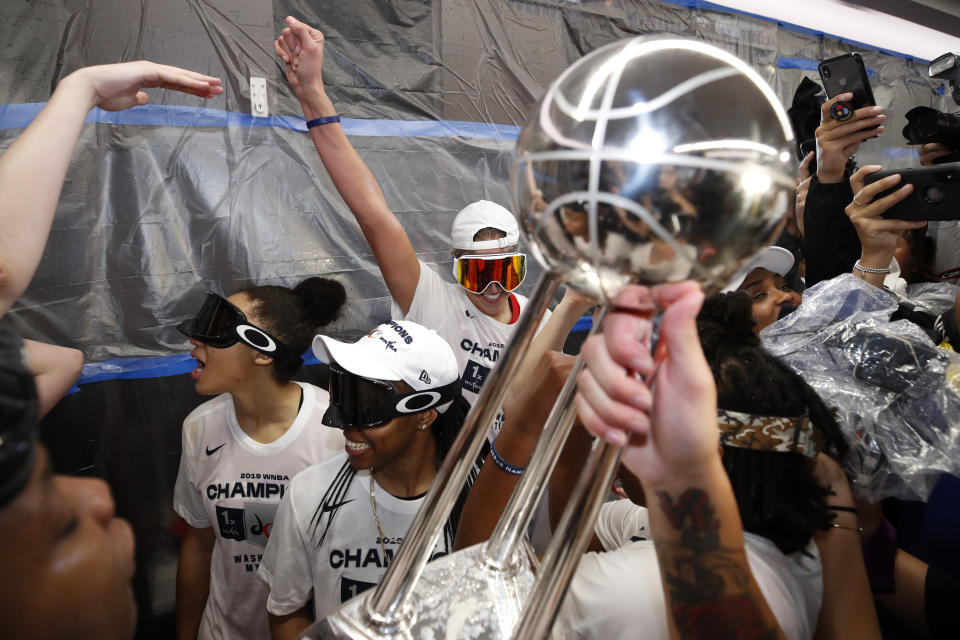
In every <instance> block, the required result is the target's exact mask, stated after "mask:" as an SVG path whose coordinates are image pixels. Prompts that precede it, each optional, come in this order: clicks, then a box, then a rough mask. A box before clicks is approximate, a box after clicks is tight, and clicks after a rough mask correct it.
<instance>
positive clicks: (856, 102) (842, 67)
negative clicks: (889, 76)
mask: <svg viewBox="0 0 960 640" xmlns="http://www.w3.org/2000/svg"><path fill="white" fill-rule="evenodd" d="M817 68H818V69H819V71H820V80H821V81H822V82H823V88H824V90H825V91H826V92H827V98H834V97H836V96H838V95H840V94H841V93H853V100H851V101H850V104H851V105H852V106H853V108H854V110H856V109H861V108H863V107H872V106H874V105H875V104H877V101H876V100H874V99H873V90H872V89H871V88H870V79H869V77H868V76H867V68H866V67H865V66H864V64H863V58H861V57H860V54H859V53H845V54H843V55H842V56H837V57H836V58H830V59H829V60H824V61H822V62H821V63H820V65H819V66H818V67H817Z"/></svg>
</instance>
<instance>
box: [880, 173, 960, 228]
mask: <svg viewBox="0 0 960 640" xmlns="http://www.w3.org/2000/svg"><path fill="white" fill-rule="evenodd" d="M895 173H899V174H900V182H899V183H897V185H896V186H895V187H893V188H892V189H887V190H886V191H883V192H882V193H879V194H877V196H876V197H874V199H873V201H874V202H876V201H877V200H879V199H880V198H883V197H885V196H888V195H890V194H891V193H893V192H894V191H896V190H897V189H899V188H900V187H902V186H903V185H905V184H912V185H913V193H911V194H910V195H909V196H907V197H906V198H905V199H904V200H902V201H900V202H898V203H897V204H895V205H894V206H892V207H891V208H890V209H888V210H887V211H886V212H884V214H883V217H884V218H893V219H896V220H960V162H948V163H944V164H936V165H932V166H929V167H917V168H913V169H900V170H896V171H878V172H876V173H871V174H870V175H868V176H867V177H866V180H864V182H865V183H866V184H873V183H874V182H877V181H878V180H883V179H884V178H886V177H887V176H890V175H893V174H895Z"/></svg>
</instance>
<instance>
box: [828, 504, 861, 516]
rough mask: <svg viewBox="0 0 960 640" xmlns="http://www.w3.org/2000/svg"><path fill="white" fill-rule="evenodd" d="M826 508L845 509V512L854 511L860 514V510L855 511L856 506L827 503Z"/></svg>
mask: <svg viewBox="0 0 960 640" xmlns="http://www.w3.org/2000/svg"><path fill="white" fill-rule="evenodd" d="M827 509H829V510H830V511H846V512H847V513H855V514H857V515H860V512H859V511H857V508H856V507H841V506H840V505H835V504H828V505H827Z"/></svg>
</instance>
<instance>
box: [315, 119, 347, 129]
mask: <svg viewBox="0 0 960 640" xmlns="http://www.w3.org/2000/svg"><path fill="white" fill-rule="evenodd" d="M331 122H340V116H325V117H323V118H314V119H313V120H307V129H313V128H314V127H319V126H320V125H322V124H330V123H331Z"/></svg>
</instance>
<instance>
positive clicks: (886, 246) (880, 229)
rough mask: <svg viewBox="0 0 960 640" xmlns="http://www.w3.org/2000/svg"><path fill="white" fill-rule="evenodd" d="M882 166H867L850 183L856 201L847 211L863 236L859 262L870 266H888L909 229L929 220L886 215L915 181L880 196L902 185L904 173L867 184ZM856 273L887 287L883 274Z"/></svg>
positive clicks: (857, 271) (911, 189) (858, 234)
mask: <svg viewBox="0 0 960 640" xmlns="http://www.w3.org/2000/svg"><path fill="white" fill-rule="evenodd" d="M882 168H883V167H881V166H879V165H875V164H874V165H867V166H865V167H862V168H861V169H860V170H859V171H857V172H856V173H854V174H853V175H852V176H851V177H850V186H851V187H852V188H853V192H854V194H855V195H854V197H853V202H851V203H850V204H849V205H847V208H846V212H847V215H848V216H850V222H852V223H853V226H854V227H855V228H856V230H857V236H859V238H860V246H861V253H860V261H859V265H860V266H861V267H864V268H866V269H878V270H883V269H887V268H888V267H889V266H890V260H891V259H892V258H893V254H894V252H896V250H897V243H898V242H899V241H900V237H901V235H902V234H903V233H904V232H905V231H910V230H911V229H920V228H922V227H923V226H925V225H926V224H927V223H926V222H917V221H910V220H894V219H888V218H884V217H883V214H884V213H885V212H886V211H888V210H889V209H890V208H891V207H892V206H893V205H895V204H897V203H898V202H900V201H902V200H903V199H904V198H906V197H907V196H909V195H910V194H911V193H912V192H913V185H912V184H905V185H903V186H901V187H900V188H899V189H897V190H896V191H894V192H893V193H891V194H890V195H888V196H885V197H883V198H879V199H877V195H878V194H880V193H882V192H883V191H886V190H887V189H890V188H892V187H895V186H896V185H898V184H900V180H901V179H900V174H894V175H892V176H887V177H886V178H884V179H883V180H878V181H877V182H874V183H873V184H870V185H867V186H864V181H865V179H866V177H867V176H868V175H870V174H871V173H876V172H877V171H880V170H881V169H882ZM854 275H858V276H861V277H863V279H864V280H867V281H868V282H870V283H871V284H875V285H876V286H878V287H882V286H883V275H884V274H882V273H870V272H868V271H864V270H863V269H857V268H856V267H854Z"/></svg>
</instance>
